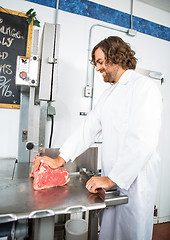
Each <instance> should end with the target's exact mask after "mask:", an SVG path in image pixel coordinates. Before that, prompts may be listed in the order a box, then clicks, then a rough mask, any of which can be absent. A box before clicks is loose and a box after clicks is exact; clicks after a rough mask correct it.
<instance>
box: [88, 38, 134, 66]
mask: <svg viewBox="0 0 170 240" xmlns="http://www.w3.org/2000/svg"><path fill="white" fill-rule="evenodd" d="M98 48H100V49H101V50H102V51H103V52H104V54H105V60H106V63H114V64H119V65H120V66H121V67H122V68H123V69H125V70H127V69H135V68H136V64H137V59H136V57H135V56H134V55H135V52H134V51H133V50H132V49H131V47H130V45H129V44H128V43H126V42H124V41H123V40H122V39H121V38H120V37H117V36H110V37H108V38H105V39H104V40H102V41H101V42H99V43H98V44H97V45H96V46H95V47H94V48H93V50H92V54H91V56H92V60H91V63H92V64H93V65H96V63H95V51H96V50H97V49H98Z"/></svg>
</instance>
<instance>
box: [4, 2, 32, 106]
mask: <svg viewBox="0 0 170 240" xmlns="http://www.w3.org/2000/svg"><path fill="white" fill-rule="evenodd" d="M0 12H2V13H7V14H10V15H13V16H17V17H22V18H23V17H25V18H28V16H26V15H25V13H22V12H17V11H14V10H10V9H6V8H3V7H0ZM26 31H27V39H26V49H25V51H26V56H27V57H30V55H31V43H32V32H33V21H32V22H31V23H30V24H29V26H28V29H27V30H26ZM15 70H16V69H15ZM13 81H15V79H13ZM0 108H10V109H20V104H8V103H1V102H0Z"/></svg>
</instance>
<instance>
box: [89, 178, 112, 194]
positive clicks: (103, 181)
mask: <svg viewBox="0 0 170 240" xmlns="http://www.w3.org/2000/svg"><path fill="white" fill-rule="evenodd" d="M115 185H116V183H115V182H113V181H112V180H111V179H110V178H109V177H91V178H90V179H89V180H88V181H87V183H86V188H87V189H88V190H89V192H91V193H97V189H98V188H104V189H105V190H108V189H110V188H112V187H113V186H115Z"/></svg>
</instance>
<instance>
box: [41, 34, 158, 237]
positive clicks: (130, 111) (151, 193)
mask: <svg viewBox="0 0 170 240" xmlns="http://www.w3.org/2000/svg"><path fill="white" fill-rule="evenodd" d="M91 63H92V64H94V65H95V67H96V71H98V72H100V73H101V74H102V76H103V80H104V82H106V83H110V87H109V88H107V89H106V90H105V91H104V92H103V94H102V95H101V97H100V99H99V101H98V103H97V104H96V106H95V107H94V108H93V109H92V111H91V112H90V113H89V114H88V116H87V118H86V120H85V122H84V123H83V124H82V125H81V126H80V127H79V128H78V129H77V130H76V131H75V132H74V133H73V134H72V135H71V136H70V137H69V138H68V139H67V140H66V142H65V143H64V144H63V145H62V147H61V148H60V155H59V156H58V157H57V158H56V159H52V158H49V157H47V156H44V157H42V158H41V157H40V158H38V161H37V166H38V165H39V162H44V163H46V164H47V165H49V166H50V167H51V168H53V169H56V168H59V167H61V166H63V165H64V164H65V163H66V162H68V161H69V160H71V161H74V159H75V158H76V157H78V156H79V155H80V154H81V153H83V152H84V151H85V150H86V149H88V148H89V147H90V146H91V145H92V144H93V143H94V141H95V139H96V136H98V134H102V138H103V143H102V156H101V168H102V176H100V177H92V178H91V179H89V180H88V181H87V183H86V188H87V189H88V190H89V191H90V192H91V193H96V191H97V188H100V187H101V188H104V189H106V190H107V189H110V188H111V187H113V186H114V185H117V188H118V189H119V190H120V194H121V195H127V196H128V199H129V201H128V203H127V204H123V205H118V206H115V207H110V208H108V209H105V210H104V213H103V217H102V223H101V229H100V235H99V239H100V240H106V239H107V240H151V239H152V230H153V211H154V201H155V195H156V189H157V181H158V176H159V168H160V158H159V155H158V153H157V146H158V140H159V132H160V126H161V108H162V96H161V94H160V92H159V90H158V88H157V86H156V85H155V83H154V82H153V80H152V79H150V78H147V77H145V76H143V75H140V74H138V73H136V72H135V71H134V70H135V68H136V64H137V59H136V57H135V52H134V51H133V50H132V49H131V47H130V45H129V44H127V43H126V42H124V41H123V40H122V39H121V38H120V37H117V36H110V37H108V38H106V39H104V40H102V41H101V42H99V43H98V44H97V45H96V46H95V47H94V48H93V50H92V59H91Z"/></svg>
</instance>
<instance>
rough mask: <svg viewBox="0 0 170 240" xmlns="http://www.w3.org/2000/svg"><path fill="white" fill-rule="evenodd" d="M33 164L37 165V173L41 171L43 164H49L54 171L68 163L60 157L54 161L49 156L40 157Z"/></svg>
mask: <svg viewBox="0 0 170 240" xmlns="http://www.w3.org/2000/svg"><path fill="white" fill-rule="evenodd" d="M33 162H34V163H35V165H34V171H37V170H38V169H39V167H40V165H41V163H45V164H47V165H48V166H49V167H50V168H52V169H57V168H59V167H62V166H63V165H64V164H65V163H66V161H65V160H64V159H63V158H61V157H60V156H58V157H57V158H56V159H53V158H50V157H47V156H39V157H37V156H36V157H35V158H34V161H33Z"/></svg>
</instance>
